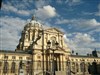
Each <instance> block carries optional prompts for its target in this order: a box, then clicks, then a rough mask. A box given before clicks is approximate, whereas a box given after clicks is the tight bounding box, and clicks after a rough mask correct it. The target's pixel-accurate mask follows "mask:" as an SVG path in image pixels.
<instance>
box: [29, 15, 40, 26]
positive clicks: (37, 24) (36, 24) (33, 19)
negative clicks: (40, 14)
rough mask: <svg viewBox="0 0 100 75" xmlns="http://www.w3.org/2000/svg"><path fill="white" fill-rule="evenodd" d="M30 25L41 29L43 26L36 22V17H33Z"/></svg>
mask: <svg viewBox="0 0 100 75" xmlns="http://www.w3.org/2000/svg"><path fill="white" fill-rule="evenodd" d="M30 24H31V25H35V26H38V27H41V24H40V23H39V22H38V21H36V20H35V17H34V16H33V17H32V19H31V21H30Z"/></svg>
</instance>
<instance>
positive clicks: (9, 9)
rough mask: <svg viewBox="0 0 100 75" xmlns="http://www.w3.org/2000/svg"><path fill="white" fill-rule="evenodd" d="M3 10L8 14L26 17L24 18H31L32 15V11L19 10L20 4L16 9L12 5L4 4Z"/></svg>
mask: <svg viewBox="0 0 100 75" xmlns="http://www.w3.org/2000/svg"><path fill="white" fill-rule="evenodd" d="M19 6H20V5H19ZM22 8H23V7H22ZM1 10H2V11H4V12H8V13H10V12H14V13H16V14H19V15H24V16H29V15H31V14H32V10H25V9H19V8H18V4H17V7H16V6H13V5H11V4H10V3H8V4H4V3H3V4H2V8H1Z"/></svg>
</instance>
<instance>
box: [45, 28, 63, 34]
mask: <svg viewBox="0 0 100 75" xmlns="http://www.w3.org/2000/svg"><path fill="white" fill-rule="evenodd" d="M45 31H47V32H51V33H60V34H64V33H63V32H62V31H60V30H59V29H57V28H49V29H46V30H45Z"/></svg>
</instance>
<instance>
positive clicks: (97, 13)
mask: <svg viewBox="0 0 100 75" xmlns="http://www.w3.org/2000/svg"><path fill="white" fill-rule="evenodd" d="M95 15H96V16H100V4H99V5H98V12H96V13H95Z"/></svg>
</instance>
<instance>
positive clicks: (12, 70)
mask: <svg viewBox="0 0 100 75" xmlns="http://www.w3.org/2000/svg"><path fill="white" fill-rule="evenodd" d="M15 66H16V63H15V62H12V64H11V73H15V70H16V69H15Z"/></svg>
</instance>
